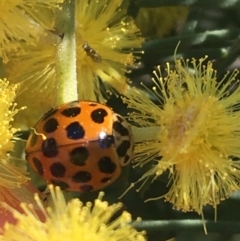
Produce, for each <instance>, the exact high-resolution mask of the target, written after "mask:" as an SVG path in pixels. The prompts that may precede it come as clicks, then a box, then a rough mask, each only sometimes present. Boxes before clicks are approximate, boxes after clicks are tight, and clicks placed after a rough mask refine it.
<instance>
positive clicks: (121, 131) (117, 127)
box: [113, 121, 129, 136]
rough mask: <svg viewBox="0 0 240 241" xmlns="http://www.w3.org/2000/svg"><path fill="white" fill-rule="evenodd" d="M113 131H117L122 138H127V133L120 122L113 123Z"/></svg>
mask: <svg viewBox="0 0 240 241" xmlns="http://www.w3.org/2000/svg"><path fill="white" fill-rule="evenodd" d="M113 129H114V130H115V131H117V132H118V133H119V134H121V135H122V136H128V135H129V131H128V129H127V128H126V127H124V126H123V125H122V124H121V123H120V122H118V121H115V122H114V123H113Z"/></svg>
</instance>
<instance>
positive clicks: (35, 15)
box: [0, 0, 62, 62]
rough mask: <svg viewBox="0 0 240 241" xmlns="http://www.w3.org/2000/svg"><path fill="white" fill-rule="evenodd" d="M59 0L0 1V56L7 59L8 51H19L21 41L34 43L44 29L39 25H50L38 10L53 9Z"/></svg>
mask: <svg viewBox="0 0 240 241" xmlns="http://www.w3.org/2000/svg"><path fill="white" fill-rule="evenodd" d="M60 2H62V1H60V0H36V1H29V0H2V1H1V2H0V9H1V15H0V29H1V32H0V57H1V58H3V61H4V62H7V61H9V58H8V55H7V53H8V52H9V51H20V50H23V49H22V48H21V43H23V42H25V43H27V44H31V45H32V44H36V41H37V40H38V39H39V37H40V36H41V34H43V32H44V31H39V29H40V28H39V26H40V25H42V27H43V28H45V27H50V24H47V23H46V22H44V21H43V19H44V18H43V16H41V15H39V12H40V10H43V9H45V10H46V9H50V8H51V9H55V8H56V7H58V3H60ZM51 24H52V23H51Z"/></svg>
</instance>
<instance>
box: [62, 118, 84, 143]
mask: <svg viewBox="0 0 240 241" xmlns="http://www.w3.org/2000/svg"><path fill="white" fill-rule="evenodd" d="M66 131H67V137H68V138H69V139H73V140H78V139H81V138H83V137H84V135H85V130H84V129H83V127H82V126H81V125H80V124H79V122H77V121H75V122H72V123H71V124H69V125H68V126H67V127H66Z"/></svg>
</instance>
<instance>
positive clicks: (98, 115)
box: [91, 108, 107, 124]
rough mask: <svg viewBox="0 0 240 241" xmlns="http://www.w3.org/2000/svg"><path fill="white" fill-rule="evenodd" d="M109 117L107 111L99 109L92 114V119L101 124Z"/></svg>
mask: <svg viewBox="0 0 240 241" xmlns="http://www.w3.org/2000/svg"><path fill="white" fill-rule="evenodd" d="M106 116H107V111H106V110H104V109H103V108H98V109H96V110H94V111H93V112H92V113H91V118H92V120H93V121H94V122H95V123H98V124H101V123H103V122H104V118H105V117H106Z"/></svg>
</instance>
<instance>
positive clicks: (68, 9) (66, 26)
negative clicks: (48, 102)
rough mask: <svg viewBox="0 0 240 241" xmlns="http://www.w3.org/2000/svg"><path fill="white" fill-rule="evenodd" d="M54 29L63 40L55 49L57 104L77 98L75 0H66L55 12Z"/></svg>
mask: <svg viewBox="0 0 240 241" xmlns="http://www.w3.org/2000/svg"><path fill="white" fill-rule="evenodd" d="M56 29H57V31H59V32H60V33H63V40H62V41H61V43H60V44H59V45H58V46H57V50H56V78H57V80H58V86H57V88H58V98H57V102H58V104H62V103H66V102H69V101H73V100H77V99H78V89H77V71H76V35H75V0H66V1H65V2H64V3H63V5H62V10H61V11H59V13H58V14H57V19H56Z"/></svg>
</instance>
